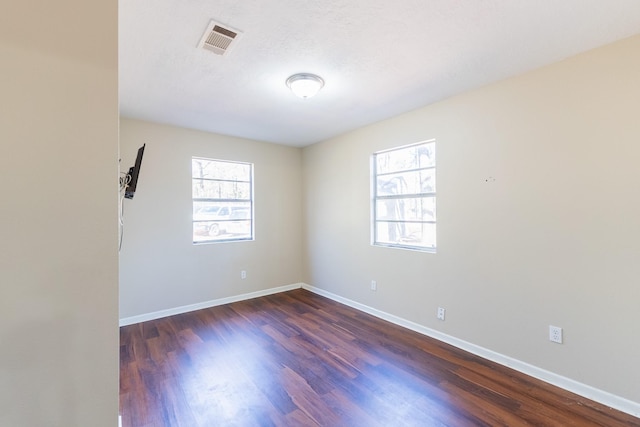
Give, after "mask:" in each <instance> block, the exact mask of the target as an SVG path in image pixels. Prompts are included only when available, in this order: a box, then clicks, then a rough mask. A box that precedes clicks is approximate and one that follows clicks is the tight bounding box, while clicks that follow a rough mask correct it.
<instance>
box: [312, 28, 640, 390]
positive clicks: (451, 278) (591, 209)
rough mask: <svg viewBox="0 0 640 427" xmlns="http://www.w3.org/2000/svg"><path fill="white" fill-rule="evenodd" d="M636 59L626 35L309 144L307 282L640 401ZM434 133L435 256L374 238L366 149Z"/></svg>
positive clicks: (636, 47) (634, 42)
mask: <svg viewBox="0 0 640 427" xmlns="http://www.w3.org/2000/svg"><path fill="white" fill-rule="evenodd" d="M638 52H640V37H635V38H631V39H627V40H624V41H621V42H619V43H616V44H613V45H610V46H606V47H604V48H600V49H597V50H594V51H591V52H588V53H586V54H583V55H580V56H577V57H574V58H571V59H569V60H566V61H564V62H561V63H558V64H555V65H552V66H549V67H546V68H543V69H540V70H537V71H534V72H531V73H528V74H525V75H522V76H520V77H517V78H513V79H510V80H507V81H504V82H501V83H498V84H494V85H491V86H488V87H485V88H482V89H480V90H475V91H473V92H470V93H467V94H463V95H461V96H457V97H454V98H452V99H449V100H446V101H444V102H441V103H438V104H434V105H431V106H428V107H425V108H423V109H420V110H417V111H414V112H411V113H408V114H404V115H401V116H398V117H396V118H393V119H391V120H387V121H384V122H381V123H377V124H375V125H372V126H368V127H365V128H362V129H359V130H357V131H355V132H352V133H349V134H347V135H344V136H341V137H338V138H334V139H332V140H329V141H326V142H323V143H320V144H316V145H313V146H310V147H307V148H305V149H304V151H303V171H304V183H305V185H304V195H305V199H304V215H305V224H304V226H305V230H306V235H305V247H306V251H307V253H306V256H305V262H306V264H305V281H306V282H307V283H309V284H311V285H314V286H316V287H319V288H321V289H323V290H326V291H328V292H332V293H334V294H337V295H339V296H342V297H344V298H348V299H351V300H353V301H356V302H359V303H361V304H365V305H368V306H370V307H373V308H375V309H378V310H382V311H384V312H387V313H390V314H393V315H396V316H399V317H402V318H404V319H407V320H410V321H413V322H416V323H418V324H421V325H424V326H426V327H429V328H432V329H435V330H438V331H441V332H443V333H446V334H449V335H451V336H453V337H456V338H458V339H461V340H465V341H468V342H470V343H472V344H475V345H478V346H481V347H484V348H486V349H489V350H492V351H495V352H498V353H500V354H503V355H506V356H509V357H512V358H515V359H518V360H520V361H523V362H526V363H529V364H532V365H534V366H537V367H539V368H542V369H546V370H549V371H552V372H554V373H556V374H559V375H561V376H564V377H567V378H570V379H573V380H575V381H578V382H581V383H584V384H587V385H590V386H593V387H595V388H598V389H600V390H603V391H605V392H608V393H612V394H614V395H616V396H619V397H623V398H626V399H629V400H632V401H635V402H640V369H638V361H640V340H639V339H638V337H640V286H639V278H640V261H639V260H640V166H639V161H640V126H639V123H640V121H639V112H640V77H639V76H640V55H639V54H638ZM430 138H435V139H436V140H437V194H438V205H437V214H438V251H437V254H429V253H420V252H412V251H406V250H398V249H388V248H380V247H372V246H371V245H370V243H369V242H370V232H369V230H370V225H369V224H370V167H369V162H370V156H371V154H372V153H373V152H375V151H377V150H381V149H385V148H390V147H394V146H399V145H403V144H409V143H413V142H418V141H422V140H426V139H430ZM489 177H493V178H495V181H493V180H491V179H489V182H487V179H488V178H489ZM372 279H375V280H377V283H378V290H377V292H372V291H370V290H369V283H370V281H371V280H372ZM438 306H441V307H445V308H446V309H447V320H446V321H445V322H440V321H438V320H436V316H435V313H436V307H438ZM550 324H553V325H557V326H561V327H563V328H564V332H565V343H564V344H562V345H558V344H553V343H551V342H549V341H548V339H547V337H548V329H547V328H548V325H550Z"/></svg>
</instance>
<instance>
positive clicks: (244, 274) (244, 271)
mask: <svg viewBox="0 0 640 427" xmlns="http://www.w3.org/2000/svg"><path fill="white" fill-rule="evenodd" d="M240 278H241V279H246V278H247V271H246V270H242V271H241V272H240Z"/></svg>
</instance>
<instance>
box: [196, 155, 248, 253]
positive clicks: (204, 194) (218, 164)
mask: <svg viewBox="0 0 640 427" xmlns="http://www.w3.org/2000/svg"><path fill="white" fill-rule="evenodd" d="M191 178H192V179H191V182H192V185H191V187H192V199H193V243H209V242H230V241H238V240H253V234H254V231H253V230H254V227H253V164H252V163H242V162H233V161H227V160H213V159H203V158H199V157H193V158H192V159H191Z"/></svg>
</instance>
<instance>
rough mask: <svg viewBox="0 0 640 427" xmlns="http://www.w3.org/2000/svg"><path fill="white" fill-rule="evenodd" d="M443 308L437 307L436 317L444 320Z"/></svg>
mask: <svg viewBox="0 0 640 427" xmlns="http://www.w3.org/2000/svg"><path fill="white" fill-rule="evenodd" d="M444 311H445V310H444V308H442V307H438V319H439V320H444Z"/></svg>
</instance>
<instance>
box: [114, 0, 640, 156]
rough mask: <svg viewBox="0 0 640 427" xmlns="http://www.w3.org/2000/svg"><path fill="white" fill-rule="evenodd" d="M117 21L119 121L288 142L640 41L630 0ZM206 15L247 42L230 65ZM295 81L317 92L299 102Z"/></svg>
mask: <svg viewBox="0 0 640 427" xmlns="http://www.w3.org/2000/svg"><path fill="white" fill-rule="evenodd" d="M119 14H120V16H119V28H120V40H119V64H120V65H119V66H120V72H119V82H120V112H121V115H122V116H124V117H131V118H138V119H142V120H149V121H153V122H160V123H167V124H172V125H177V126H182V127H188V128H192V129H199V130H205V131H210V132H215V133H221V134H226V135H233V136H239V137H244V138H250V139H255V140H261V141H269V142H275V143H280V144H287V145H294V146H305V145H309V144H312V143H314V142H318V141H322V140H324V139H327V138H330V137H333V136H336V135H339V134H341V133H344V132H347V131H349V130H352V129H355V128H358V127H360V126H363V125H366V124H369V123H373V122H376V121H379V120H382V119H385V118H388V117H392V116H394V115H397V114H399V113H402V112H406V111H409V110H412V109H415V108H418V107H421V106H424V105H427V104H430V103H433V102H435V101H438V100H441V99H443V98H446V97H449V96H452V95H455V94H458V93H461V92H464V91H466V90H469V89H473V88H476V87H479V86H482V85H486V84H488V83H491V82H495V81H498V80H501V79H504V78H507V77H510V76H514V75H517V74H520V73H523V72H526V71H528V70H531V69H534V68H538V67H541V66H543V65H546V64H549V63H553V62H556V61H559V60H562V59H564V58H567V57H569V56H572V55H575V54H577V53H579V52H583V51H586V50H589V49H592V48H594V47H597V46H601V45H604V44H607V43H610V42H613V41H615V40H618V39H621V38H624V37H628V36H631V35H633V34H636V33H639V32H640V1H638V0H562V1H558V0H535V1H534V0H396V1H394V2H391V1H388V0H384V1H382V0H349V1H345V0H342V1H340V0H307V1H301V0H277V1H274V0H244V1H238V0H188V1H185V0H120V1H119ZM211 19H215V20H216V21H218V22H221V23H223V24H226V25H228V26H230V27H233V28H236V29H238V30H241V31H243V32H244V34H243V36H242V37H241V38H240V40H239V41H238V42H237V44H236V45H235V46H234V47H233V49H232V50H231V51H230V52H229V53H228V54H227V55H224V56H219V55H215V54H213V53H212V52H210V51H207V50H204V49H198V48H197V44H198V42H199V41H200V38H201V36H202V33H203V32H204V30H205V29H206V27H207V25H208V23H209V21H210V20H211ZM639 54H640V53H639ZM297 72H310V73H314V74H318V75H320V76H322V77H323V78H324V80H325V82H326V84H325V87H324V88H323V89H322V91H321V92H320V93H319V94H318V95H317V96H316V97H314V98H311V99H306V100H303V99H300V98H297V97H295V96H294V95H293V94H292V93H291V92H290V91H289V89H288V88H287V87H286V85H285V80H286V79H287V77H289V76H290V75H291V74H294V73H297Z"/></svg>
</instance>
